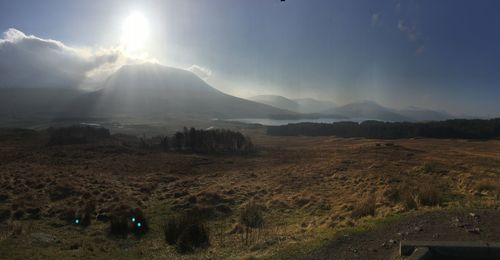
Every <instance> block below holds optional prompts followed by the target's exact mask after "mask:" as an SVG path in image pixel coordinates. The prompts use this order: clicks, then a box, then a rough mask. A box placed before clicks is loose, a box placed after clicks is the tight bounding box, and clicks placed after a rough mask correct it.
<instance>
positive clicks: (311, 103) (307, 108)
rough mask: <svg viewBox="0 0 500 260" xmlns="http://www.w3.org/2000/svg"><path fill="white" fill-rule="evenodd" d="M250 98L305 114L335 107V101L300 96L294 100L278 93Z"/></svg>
mask: <svg viewBox="0 0 500 260" xmlns="http://www.w3.org/2000/svg"><path fill="white" fill-rule="evenodd" d="M249 99H250V100H252V101H255V102H259V103H262V104H266V105H270V106H273V107H277V108H281V109H285V110H290V111H294V112H297V113H303V114H311V113H319V112H321V111H324V110H327V109H330V108H333V107H335V104H334V103H333V102H330V101H321V100H316V99H312V98H299V99H293V100H292V99H289V98H286V97H283V96H278V95H259V96H254V97H251V98H249Z"/></svg>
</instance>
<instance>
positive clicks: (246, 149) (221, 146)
mask: <svg viewBox="0 0 500 260" xmlns="http://www.w3.org/2000/svg"><path fill="white" fill-rule="evenodd" d="M160 146H161V147H162V149H163V150H165V151H168V150H174V151H187V152H194V153H251V152H254V150H255V148H254V146H253V144H252V141H251V140H250V138H249V137H247V136H244V135H243V134H242V133H240V132H236V131H231V130H226V129H210V130H202V129H195V128H190V129H188V128H186V127H184V129H183V131H178V132H176V133H175V134H174V135H173V136H171V137H168V136H164V137H160Z"/></svg>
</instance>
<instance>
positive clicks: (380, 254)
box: [302, 210, 500, 259]
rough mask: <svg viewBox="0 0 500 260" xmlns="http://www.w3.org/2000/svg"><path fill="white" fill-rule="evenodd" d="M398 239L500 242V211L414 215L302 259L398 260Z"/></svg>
mask: <svg viewBox="0 0 500 260" xmlns="http://www.w3.org/2000/svg"><path fill="white" fill-rule="evenodd" d="M401 240H432V241H496V242H498V241H500V211H498V210H497V211H494V210H474V211H455V212H449V211H437V212H427V213H422V214H416V215H412V216H409V217H405V218H403V219H400V220H397V221H396V222H393V223H390V224H386V225H383V226H382V227H380V228H376V229H374V230H371V231H368V232H365V233H360V234H354V235H343V236H341V237H340V238H339V239H337V240H335V241H333V242H331V243H330V244H329V245H328V246H326V247H325V248H323V249H321V250H319V251H317V252H314V253H313V254H311V255H309V256H307V257H305V258H302V259H401V258H400V257H399V252H398V250H399V242H400V241H401Z"/></svg>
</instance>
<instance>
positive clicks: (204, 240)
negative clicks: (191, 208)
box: [164, 214, 210, 253]
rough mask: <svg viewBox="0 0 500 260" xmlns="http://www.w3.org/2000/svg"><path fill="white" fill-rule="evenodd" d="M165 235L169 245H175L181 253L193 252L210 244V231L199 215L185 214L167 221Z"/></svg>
mask: <svg viewBox="0 0 500 260" xmlns="http://www.w3.org/2000/svg"><path fill="white" fill-rule="evenodd" d="M164 234H165V241H166V242H167V244H169V245H174V244H175V245H176V249H177V251H178V252H179V253H187V252H191V251H193V250H194V249H195V248H202V247H206V246H208V245H209V244H210V237H209V232H208V229H207V228H206V227H205V225H204V224H203V222H202V220H201V218H199V216H198V215H192V214H184V215H182V216H180V217H171V218H169V219H167V222H166V224H165V227H164Z"/></svg>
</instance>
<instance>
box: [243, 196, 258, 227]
mask: <svg viewBox="0 0 500 260" xmlns="http://www.w3.org/2000/svg"><path fill="white" fill-rule="evenodd" d="M240 224H242V225H244V226H246V227H248V228H261V227H262V226H264V218H263V216H262V210H261V206H259V205H257V204H256V203H255V201H251V202H249V203H247V204H246V205H244V206H243V207H242V208H241V211H240Z"/></svg>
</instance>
